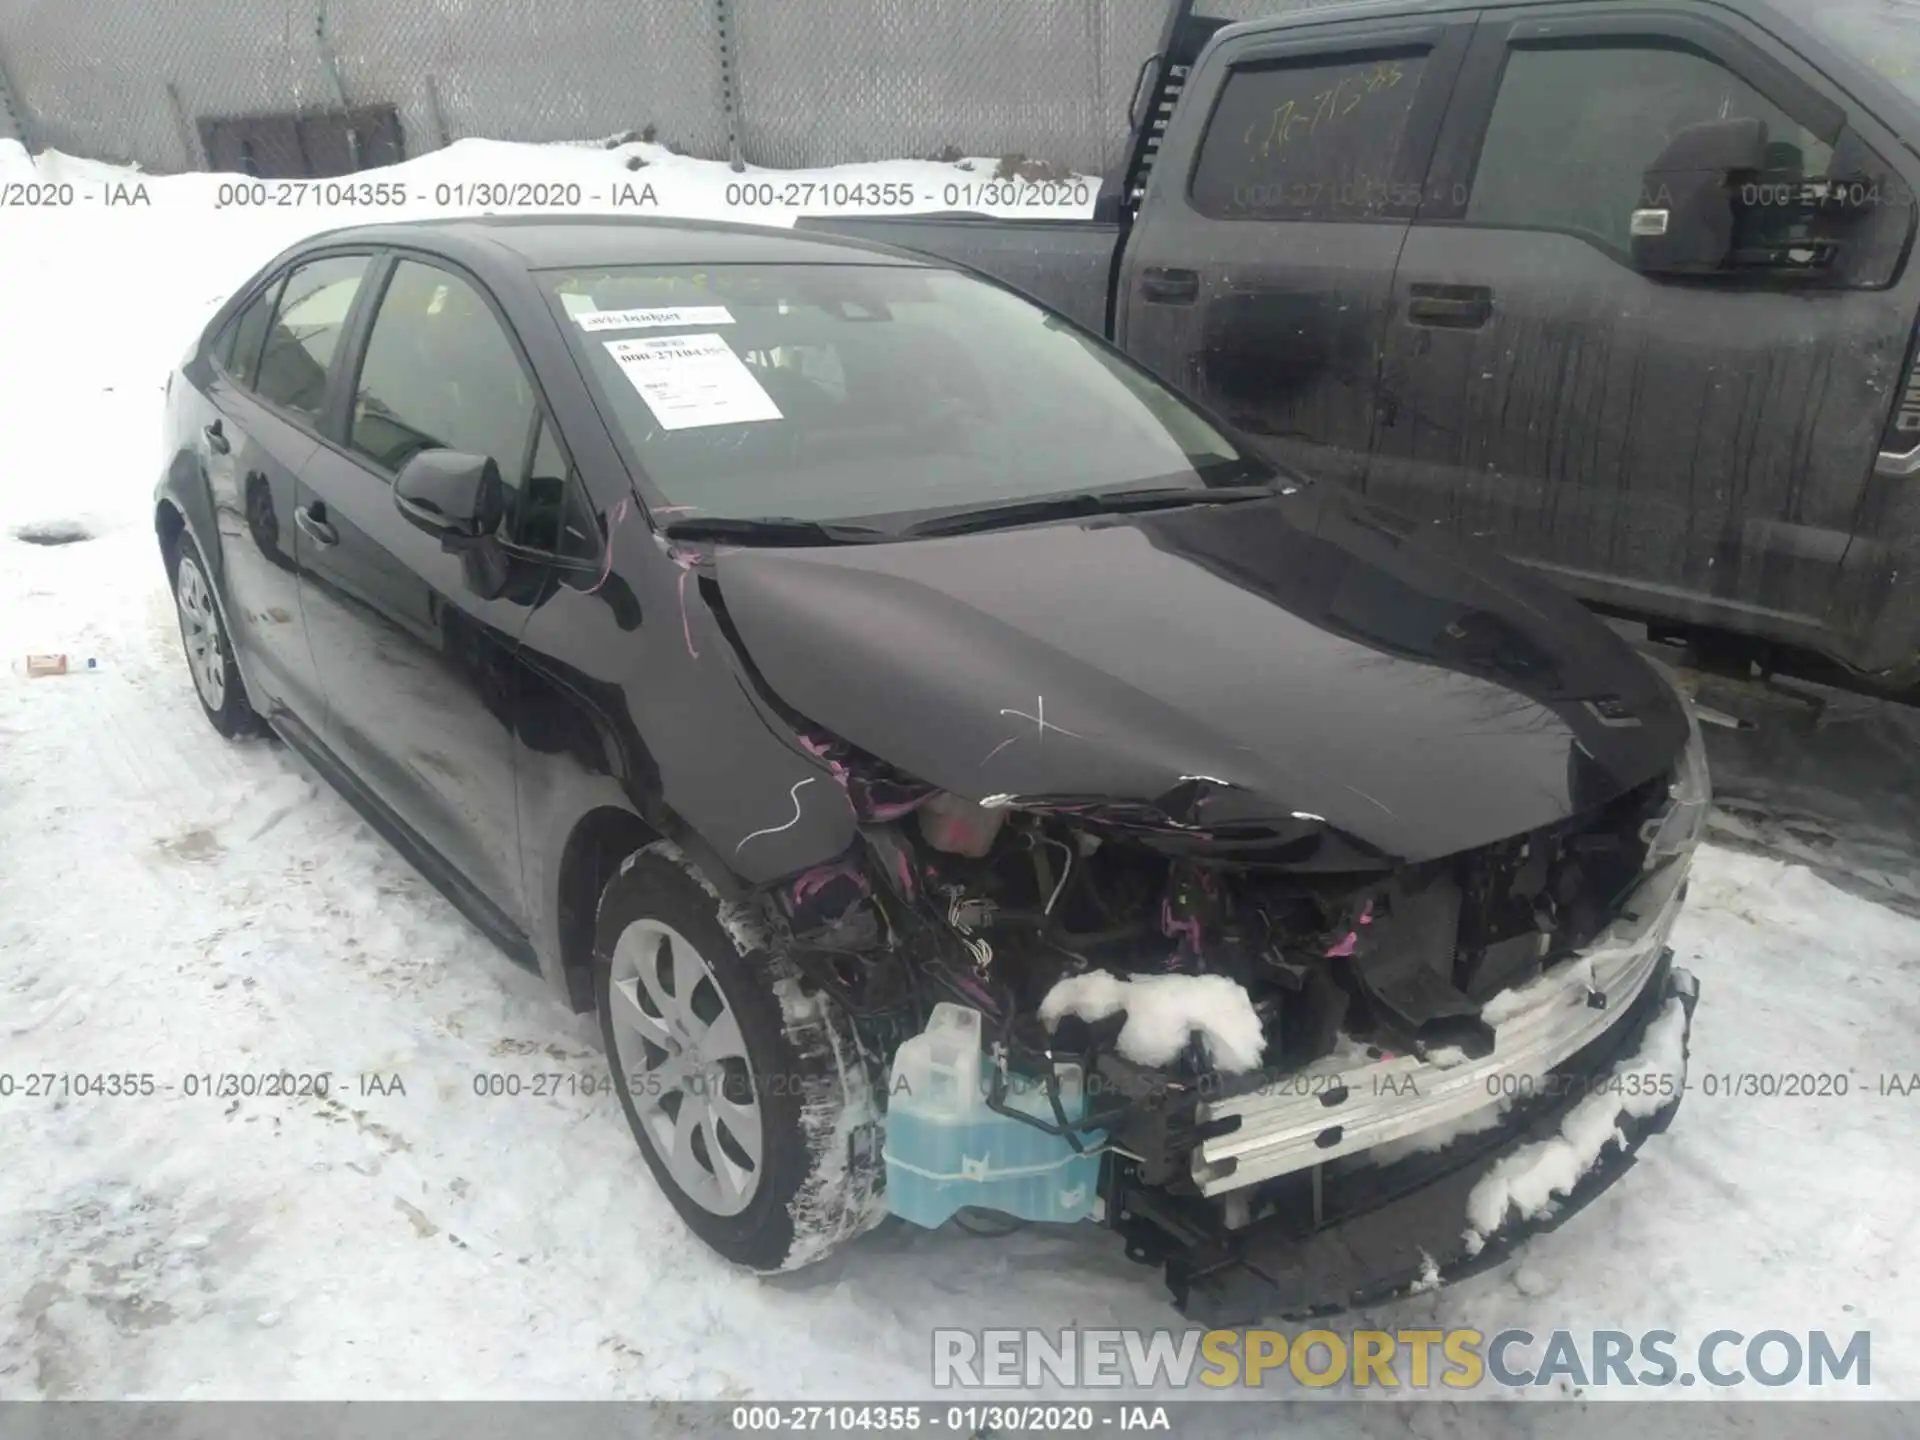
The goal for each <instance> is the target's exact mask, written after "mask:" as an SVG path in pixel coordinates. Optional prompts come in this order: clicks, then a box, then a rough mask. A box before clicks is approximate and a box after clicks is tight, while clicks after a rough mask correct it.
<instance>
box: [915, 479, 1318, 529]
mask: <svg viewBox="0 0 1920 1440" xmlns="http://www.w3.org/2000/svg"><path fill="white" fill-rule="evenodd" d="M1281 493H1282V491H1281V489H1280V487H1279V486H1277V485H1267V484H1261V485H1214V486H1193V485H1162V486H1155V487H1153V488H1152V489H1146V490H1081V491H1075V492H1072V493H1069V494H1066V495H1046V496H1042V497H1040V498H1039V499H1035V500H1014V501H1011V502H1009V503H1008V504H1005V505H986V506H982V507H981V508H980V509H978V510H962V511H960V512H959V513H958V514H954V515H935V516H932V517H930V518H928V519H926V520H918V521H915V522H914V523H913V524H911V525H909V526H907V527H906V528H905V529H904V530H902V531H901V532H900V533H901V534H903V535H964V534H966V533H967V532H968V531H970V530H993V529H997V528H998V527H1000V526H1002V525H1022V524H1025V523H1027V522H1028V521H1032V520H1067V519H1071V518H1073V517H1074V516H1076V515H1124V514H1126V513H1127V512H1129V511H1133V510H1164V509H1168V508H1171V507H1174V506H1182V505H1224V504H1230V503H1232V502H1234V501H1237V500H1264V499H1266V498H1267V497H1268V496H1270V495H1279V494H1281Z"/></svg>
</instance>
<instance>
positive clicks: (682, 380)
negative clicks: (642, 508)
mask: <svg viewBox="0 0 1920 1440" xmlns="http://www.w3.org/2000/svg"><path fill="white" fill-rule="evenodd" d="M601 343H602V344H604V345H605V346H606V347H607V353H608V354H609V355H611V356H613V358H614V361H615V363H617V364H618V365H619V366H620V368H621V370H622V371H624V372H625V373H626V377H627V379H628V380H630V381H632V382H633V388H634V389H636V390H638V391H639V392H640V398H641V399H642V400H644V401H646V402H647V408H648V409H649V410H651V411H653V414H654V418H655V419H656V420H658V421H659V422H660V428H661V429H663V430H691V429H694V428H695V427H697V426H701V425H742V424H745V423H747V422H748V421H751V420H779V419H782V418H784V417H782V415H781V414H780V410H779V407H778V406H776V405H775V404H774V403H773V397H772V396H771V395H769V394H767V392H766V391H765V390H762V389H761V388H760V382H759V381H758V380H756V379H754V378H753V371H752V370H750V369H748V368H747V365H746V363H745V362H744V361H742V360H741V358H740V357H739V356H738V355H736V354H734V353H733V351H732V350H731V349H729V348H728V346H727V342H726V341H725V340H724V339H722V338H721V337H720V336H718V335H670V336H663V337H662V338H660V339H658V340H606V341H602V342H601Z"/></svg>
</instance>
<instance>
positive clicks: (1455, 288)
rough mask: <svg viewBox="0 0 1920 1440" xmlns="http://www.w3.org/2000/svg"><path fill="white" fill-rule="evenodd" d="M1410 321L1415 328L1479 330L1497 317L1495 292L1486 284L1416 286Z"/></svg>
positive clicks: (1409, 302) (1408, 307) (1408, 305)
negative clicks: (1418, 326) (1494, 315)
mask: <svg viewBox="0 0 1920 1440" xmlns="http://www.w3.org/2000/svg"><path fill="white" fill-rule="evenodd" d="M1409 294H1410V296H1411V298H1410V299H1409V300H1408V301H1407V319H1408V321H1409V322H1410V323H1412V324H1415V325H1436V326H1440V327H1442V328H1444V329H1449V330H1478V329H1479V328H1480V327H1481V326H1482V325H1485V324H1486V323H1487V321H1488V320H1490V319H1492V318H1493V291H1491V290H1489V289H1488V288H1487V287H1486V286H1484V285H1415V286H1413V287H1412V288H1411V290H1410V291H1409Z"/></svg>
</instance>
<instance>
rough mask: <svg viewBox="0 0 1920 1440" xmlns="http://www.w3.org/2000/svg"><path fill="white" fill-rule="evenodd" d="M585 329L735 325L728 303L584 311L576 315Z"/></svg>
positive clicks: (642, 328) (648, 328) (653, 328)
mask: <svg viewBox="0 0 1920 1440" xmlns="http://www.w3.org/2000/svg"><path fill="white" fill-rule="evenodd" d="M573 318H574V319H575V320H576V321H577V322H578V323H579V326H580V328H581V329H582V330H657V329H658V328H659V327H660V326H662V325H731V324H733V315H732V313H731V312H730V311H729V310H728V309H727V307H726V306H724V305H683V306H663V307H661V308H659V309H655V310H580V311H576V312H575V313H574V317H573Z"/></svg>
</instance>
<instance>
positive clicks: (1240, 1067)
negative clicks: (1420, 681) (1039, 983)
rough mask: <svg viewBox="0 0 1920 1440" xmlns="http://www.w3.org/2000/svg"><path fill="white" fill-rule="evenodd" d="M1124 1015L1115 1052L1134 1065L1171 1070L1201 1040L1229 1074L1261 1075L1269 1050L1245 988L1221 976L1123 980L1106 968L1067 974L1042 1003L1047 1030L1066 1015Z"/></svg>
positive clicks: (1091, 1017) (1088, 1018)
mask: <svg viewBox="0 0 1920 1440" xmlns="http://www.w3.org/2000/svg"><path fill="white" fill-rule="evenodd" d="M1122 1011H1125V1012H1126V1017H1127V1023H1126V1026H1125V1027H1124V1028H1123V1029H1122V1030H1121V1031H1120V1039H1119V1042H1118V1043H1119V1047H1120V1053H1121V1054H1122V1055H1124V1056H1125V1057H1126V1058H1127V1059H1129V1060H1131V1061H1133V1062H1134V1063H1135V1064H1136V1065H1171V1064H1172V1063H1173V1062H1174V1061H1175V1060H1176V1059H1178V1058H1179V1055H1180V1052H1181V1051H1182V1050H1183V1049H1185V1048H1186V1044H1187V1041H1188V1039H1189V1038H1190V1037H1191V1036H1193V1035H1195V1034H1198V1035H1201V1036H1203V1037H1204V1038H1205V1040H1206V1043H1207V1050H1208V1053H1209V1054H1210V1055H1211V1056H1212V1057H1213V1063H1214V1064H1215V1065H1216V1066H1217V1067H1219V1069H1220V1070H1222V1071H1223V1072H1225V1073H1226V1074H1229V1075H1232V1074H1237V1073H1239V1072H1241V1071H1246V1070H1258V1069H1259V1068H1260V1057H1261V1055H1262V1053H1263V1052H1264V1051H1265V1049H1266V1039H1265V1037H1264V1036H1263V1035H1262V1034H1261V1030H1260V1017H1259V1015H1258V1014H1256V1013H1255V1012H1254V1008H1253V1000H1252V998H1251V997H1250V996H1249V995H1248V994H1247V992H1246V989H1245V987H1243V986H1242V985H1240V984H1239V983H1238V982H1237V981H1234V980H1230V979H1228V978H1227V977H1226V976H1225V975H1140V976H1135V977H1134V978H1132V979H1128V980H1122V979H1119V978H1118V977H1116V976H1113V975H1110V974H1108V973H1107V972H1106V971H1105V970H1094V971H1090V972H1088V973H1087V974H1085V975H1070V976H1068V977H1067V978H1066V979H1065V980H1062V981H1061V982H1060V983H1059V984H1057V985H1055V986H1054V987H1053V989H1051V990H1049V991H1048V992H1047V998H1046V999H1045V1000H1043V1001H1041V1002H1040V1019H1041V1021H1042V1023H1043V1024H1045V1025H1046V1027H1047V1029H1049V1030H1055V1029H1058V1028H1059V1025H1060V1022H1061V1021H1062V1020H1063V1019H1065V1018H1066V1017H1067V1016H1069V1015H1077V1016H1079V1017H1080V1018H1081V1019H1082V1020H1086V1021H1088V1022H1095V1021H1100V1020H1105V1019H1107V1018H1108V1017H1109V1016H1112V1015H1118V1014H1120V1013H1121V1012H1122Z"/></svg>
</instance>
